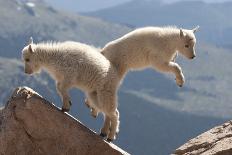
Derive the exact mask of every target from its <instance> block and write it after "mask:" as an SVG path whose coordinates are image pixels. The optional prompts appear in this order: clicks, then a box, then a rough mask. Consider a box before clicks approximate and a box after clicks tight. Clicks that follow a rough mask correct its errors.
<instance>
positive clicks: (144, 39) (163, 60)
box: [101, 26, 199, 86]
mask: <svg viewBox="0 0 232 155" xmlns="http://www.w3.org/2000/svg"><path fill="white" fill-rule="evenodd" d="M198 28H199V26H197V27H196V28H194V29H192V30H186V29H183V30H182V29H178V28H175V27H145V28H140V29H137V30H134V31H132V32H130V33H128V34H126V35H124V36H122V37H121V38H119V39H116V40H114V41H111V42H109V43H108V44H106V45H105V47H104V48H103V49H102V51H101V52H102V54H103V55H104V56H105V57H106V58H107V59H109V61H110V62H111V63H112V64H113V65H114V66H115V67H116V68H117V71H118V74H119V77H120V79H122V78H123V77H124V76H125V74H126V73H127V72H128V71H129V70H130V69H143V68H146V67H152V68H154V69H155V70H157V71H160V72H171V73H173V74H174V75H175V76H176V83H177V85H179V86H182V85H183V84H184V81H185V80H184V75H183V73H182V70H181V67H180V66H179V65H178V64H177V63H175V58H176V56H177V54H178V53H180V54H182V55H184V56H185V57H186V58H188V59H193V58H194V57H195V56H196V54H195V44H196V38H195V35H194V33H195V32H196V31H197V30H198Z"/></svg>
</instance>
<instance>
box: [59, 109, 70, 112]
mask: <svg viewBox="0 0 232 155" xmlns="http://www.w3.org/2000/svg"><path fill="white" fill-rule="evenodd" d="M61 111H62V112H68V111H69V109H65V108H62V109H61Z"/></svg>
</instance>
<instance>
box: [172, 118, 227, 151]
mask: <svg viewBox="0 0 232 155" xmlns="http://www.w3.org/2000/svg"><path fill="white" fill-rule="evenodd" d="M173 155H232V121H229V122H226V123H224V124H223V125H220V126H217V127H214V128H213V129H211V130H209V131H207V132H205V133H203V134H201V135H199V136H197V137H196V138H193V139H191V140H189V141H188V142H187V143H186V144H184V145H182V146H181V147H179V148H178V149H176V150H175V152H174V153H173Z"/></svg>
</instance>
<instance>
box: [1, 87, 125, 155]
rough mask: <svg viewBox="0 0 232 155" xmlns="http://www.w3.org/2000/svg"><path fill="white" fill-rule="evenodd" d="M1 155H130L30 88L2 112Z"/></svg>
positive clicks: (16, 93)
mask: <svg viewBox="0 0 232 155" xmlns="http://www.w3.org/2000/svg"><path fill="white" fill-rule="evenodd" d="M0 154H3V155H12V154H17V155H40V154H41V155H45V154H48V155H65V154H66V155H77V154H78V155H123V154H124V155H128V153H127V152H125V151H123V150H122V149H120V148H119V147H117V146H115V145H114V144H112V143H108V142H106V141H104V140H103V139H102V138H101V137H100V136H98V135H97V134H95V133H94V132H93V131H91V130H90V129H88V128H87V127H85V126H84V125H83V124H81V122H79V121H78V120H76V119H75V118H73V117H72V116H70V115H69V114H67V113H62V112H61V111H60V109H58V108H57V107H55V106H54V105H53V104H51V103H49V102H48V101H46V100H45V99H44V98H43V97H42V96H40V95H39V94H37V93H36V92H34V91H33V90H31V89H30V88H27V87H20V88H17V89H16V90H15V91H14V93H13V94H12V96H11V98H10V99H9V101H8V102H7V104H6V106H5V107H4V108H3V109H1V110H0Z"/></svg>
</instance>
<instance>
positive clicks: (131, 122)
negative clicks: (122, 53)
mask: <svg viewBox="0 0 232 155" xmlns="http://www.w3.org/2000/svg"><path fill="white" fill-rule="evenodd" d="M0 63H1V64H0V66H1V67H0V75H1V76H0V91H1V92H0V95H1V96H0V99H1V101H0V103H4V104H5V103H6V102H7V99H8V98H9V96H10V94H11V93H12V91H13V90H14V88H15V87H17V86H22V85H26V86H30V87H32V88H33V89H35V90H37V91H38V92H39V93H40V94H41V95H42V96H44V97H45V98H46V99H48V100H50V101H51V102H53V103H56V104H57V105H58V106H61V101H60V98H59V96H58V94H57V93H56V89H55V85H54V81H53V80H52V79H50V77H48V76H47V74H45V73H42V75H35V76H27V75H25V74H24V73H23V64H22V62H20V61H18V60H15V59H8V58H0ZM3 64H4V65H3ZM3 73H4V74H3ZM135 78H138V77H135ZM154 78H155V77H154ZM129 79H130V80H133V79H134V78H130V77H129ZM138 79H139V78H138ZM158 79H160V80H162V79H165V78H163V77H160V76H158ZM165 81H166V82H167V81H169V80H167V79H165V80H164V81H161V82H162V83H163V82H165ZM152 82H155V83H156V81H151V83H152ZM125 84H126V85H130V84H133V83H128V82H127V81H125ZM168 84H170V83H167V85H168ZM164 85H165V84H164ZM171 85H172V84H171ZM176 95H177V94H176ZM71 96H72V101H73V105H72V107H71V111H70V113H71V114H72V115H73V116H74V117H78V118H79V119H80V121H82V122H83V123H84V124H86V125H87V126H88V127H89V128H91V129H93V130H95V131H96V132H99V129H100V128H101V126H102V123H103V118H102V116H101V115H100V116H99V117H98V118H97V119H94V118H92V117H91V115H90V112H89V109H88V108H87V107H86V106H85V105H84V94H83V93H82V92H80V91H77V89H74V90H72V91H71ZM119 96H120V97H119V111H120V122H121V124H120V133H119V135H118V138H117V140H116V141H115V143H116V144H117V145H118V146H120V147H121V148H123V149H125V150H127V151H128V152H130V153H131V154H134V155H139V154H154V153H155V154H157V155H163V154H170V153H171V152H172V151H173V150H174V149H175V148H177V147H178V146H179V145H181V144H183V143H185V142H186V141H187V140H188V139H189V138H191V137H195V136H196V135H198V134H200V133H202V132H203V131H205V130H207V129H209V128H211V127H213V126H215V125H217V124H220V123H223V122H224V121H225V120H226V119H220V118H215V117H205V116H197V115H192V114H189V113H186V112H179V111H176V110H170V109H169V108H164V107H162V106H161V105H159V104H158V103H157V104H156V103H155V102H154V101H153V102H151V101H148V100H146V99H143V98H141V97H139V96H135V95H133V94H131V93H129V92H125V91H124V90H122V91H120V92H119ZM3 98H4V101H3V100H2V99H3ZM4 104H2V105H4ZM186 104H188V103H186Z"/></svg>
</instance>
